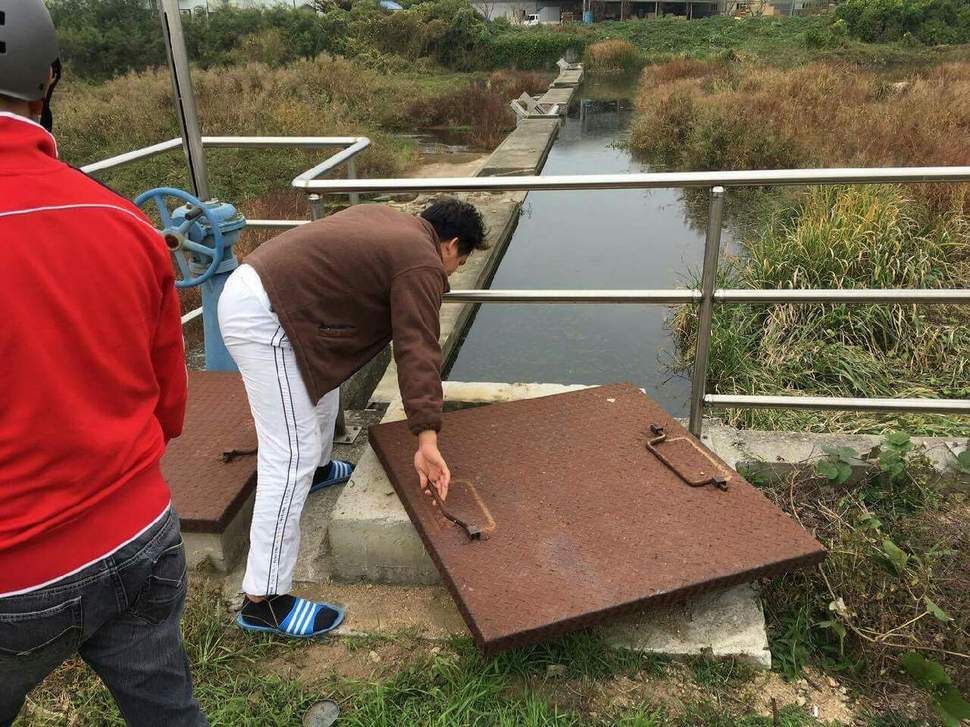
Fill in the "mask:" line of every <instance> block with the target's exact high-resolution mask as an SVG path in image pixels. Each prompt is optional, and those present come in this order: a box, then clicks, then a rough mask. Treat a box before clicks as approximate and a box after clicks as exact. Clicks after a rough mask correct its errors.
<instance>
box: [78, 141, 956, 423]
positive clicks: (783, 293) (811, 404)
mask: <svg viewBox="0 0 970 727" xmlns="http://www.w3.org/2000/svg"><path fill="white" fill-rule="evenodd" d="M202 144H203V146H208V147H213V148H219V147H223V148H229V147H232V148H245V147H264V148H272V147H291V148H292V147H304V148H319V147H329V146H341V147H343V148H342V149H341V151H339V152H337V153H336V154H334V155H332V156H331V157H329V158H328V159H326V160H325V161H323V162H321V163H320V164H318V165H317V166H315V167H312V168H311V169H308V170H307V171H305V172H303V173H302V174H300V175H298V176H297V177H296V178H294V179H293V181H292V182H291V186H292V187H293V188H295V189H299V190H302V191H304V192H306V193H307V194H308V195H310V197H309V199H310V207H311V218H315V217H319V216H320V214H321V213H322V204H321V201H320V197H319V195H320V194H323V193H325V194H346V195H348V196H349V198H350V201H351V203H355V202H357V200H358V195H360V194H373V193H395V192H407V193H414V192H418V193H421V192H536V191H562V190H583V191H596V190H620V189H657V188H674V187H681V188H687V187H693V188H696V187H702V188H703V187H706V188H709V189H710V196H711V199H710V210H709V216H708V227H707V235H706V239H705V245H704V264H703V268H702V272H701V286H700V288H699V289H693V288H683V289H678V288H675V289H645V290H577V289H569V290H454V291H451V292H450V293H448V294H446V295H445V297H444V299H445V302H447V303H475V304H481V303H485V304H496V303H506V304H537V303H541V304H546V305H548V304H566V303H572V304H638V305H653V304H659V305H683V304H696V305H698V331H697V344H696V351H695V356H694V371H693V375H692V382H691V404H690V424H689V428H690V431H691V432H692V433H693V434H694V435H696V436H700V433H701V425H702V417H703V407H704V406H708V407H711V408H722V409H723V408H784V409H817V410H843V411H882V412H924V413H942V414H970V400H961V399H902V398H900V399H887V398H864V397H819V396H770V395H734V394H709V393H707V391H706V388H707V364H708V357H709V354H710V342H711V329H712V318H713V308H714V306H715V304H718V305H723V304H772V305H774V304H811V303H840V304H849V305H858V304H867V305H868V304H873V305H879V304H897V305H903V304H905V305H915V304H920V305H941V304H946V305H967V304H968V303H970V290H968V289H935V288H934V289H853V288H847V289H828V290H822V289H802V288H797V289H788V288H785V289H751V290H748V289H717V288H715V280H716V274H717V265H718V256H719V252H720V242H721V222H722V216H723V208H724V197H725V188H733V187H754V186H782V185H784V186H793V185H804V186H817V185H842V184H845V185H849V184H921V183H965V182H970V167H895V168H881V169H778V170H748V171H733V172H731V171H715V172H660V173H646V174H591V175H559V176H555V175H554V176H515V177H447V178H442V177H429V178H421V179H357V178H356V165H355V159H356V156H357V155H358V154H359V153H360V152H362V151H363V150H364V149H366V148H367V147H368V146H369V144H370V141H369V140H368V139H367V138H366V137H310V136H307V137H257V136H208V137H202ZM181 145H182V140H181V139H180V138H176V139H170V140H168V141H163V142H161V143H159V144H154V145H152V146H148V147H145V148H143V149H137V150H135V151H132V152H127V153H125V154H119V155H117V156H114V157H111V158H110V159H104V160H102V161H99V162H95V163H93V164H88V165H86V166H84V167H82V168H81V169H82V171H84V172H87V173H89V174H93V173H97V172H101V171H105V170H107V169H112V168H115V167H119V166H123V165H126V164H131V163H133V162H136V161H138V160H141V159H146V158H149V157H152V156H155V155H157V154H162V153H165V152H167V151H170V150H172V149H176V148H178V147H180V146H181ZM344 163H346V164H347V166H348V177H349V178H348V179H319V177H320V176H322V175H323V174H326V173H327V172H330V171H332V170H333V169H334V168H336V167H337V166H339V165H340V164H344ZM309 221H310V220H264V219H251V220H248V221H247V224H248V226H249V227H252V228H263V229H288V228H293V227H297V226H300V225H304V224H307V223H308V222H309ZM201 312H202V309H201V308H197V309H195V310H192V311H189V312H188V313H186V314H185V315H184V316H182V323H183V324H185V323H188V322H189V321H191V320H194V319H195V318H197V317H199V315H200V314H201Z"/></svg>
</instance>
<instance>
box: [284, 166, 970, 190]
mask: <svg viewBox="0 0 970 727" xmlns="http://www.w3.org/2000/svg"><path fill="white" fill-rule="evenodd" d="M920 182H970V167H887V168H882V169H767V170H754V171H738V172H654V173H646V174H570V175H552V176H542V177H539V176H527V177H424V178H420V179H355V180H342V179H318V180H316V181H313V182H307V183H306V184H304V185H302V186H301V188H302V189H307V190H310V191H314V192H328V193H331V194H346V193H348V192H358V193H374V192H553V191H559V190H568V189H576V190H611V189H612V190H615V189H669V188H672V187H767V186H771V187H775V186H792V185H808V186H811V185H833V184H916V183H920Z"/></svg>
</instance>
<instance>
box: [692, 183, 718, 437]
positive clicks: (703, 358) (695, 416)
mask: <svg viewBox="0 0 970 727" xmlns="http://www.w3.org/2000/svg"><path fill="white" fill-rule="evenodd" d="M723 215H724V187H714V188H713V189H712V190H711V205H710V211H709V212H708V216H707V238H706V239H705V241H704V267H703V269H702V271H701V302H700V307H699V308H698V311H697V348H696V350H695V352H694V373H693V376H692V377H691V386H690V422H689V424H688V429H690V433H691V434H693V435H694V436H695V437H697V438H700V436H701V426H702V421H703V419H704V394H706V393H707V359H708V355H709V354H710V351H711V322H712V320H713V317H714V286H715V285H716V284H717V258H718V255H719V253H720V251H721V219H722V217H723Z"/></svg>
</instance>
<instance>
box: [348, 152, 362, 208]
mask: <svg viewBox="0 0 970 727" xmlns="http://www.w3.org/2000/svg"><path fill="white" fill-rule="evenodd" d="M347 179H357V160H356V159H355V158H354V157H350V159H348V160H347ZM359 202H360V195H359V194H358V193H357V192H351V193H350V204H357V203H359Z"/></svg>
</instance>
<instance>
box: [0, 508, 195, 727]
mask: <svg viewBox="0 0 970 727" xmlns="http://www.w3.org/2000/svg"><path fill="white" fill-rule="evenodd" d="M186 580H187V579H186V568H185V550H184V548H183V546H182V536H181V533H180V532H179V523H178V518H177V517H176V516H175V514H174V512H171V511H170V512H169V513H168V514H167V515H165V516H164V517H163V518H162V520H161V521H160V522H159V523H157V524H156V525H154V526H153V527H152V528H151V529H150V530H149V531H148V532H146V533H145V534H144V535H142V536H141V537H139V538H138V539H137V540H134V541H132V542H131V543H129V544H128V545H126V546H125V547H123V548H121V550H119V551H117V552H116V553H115V554H114V555H111V556H109V557H108V558H105V559H104V560H101V561H98V562H97V563H95V564H94V565H91V566H89V567H87V568H85V569H84V570H82V571H80V572H79V573H76V574H74V575H72V576H69V577H68V578H64V579H62V580H59V581H57V582H56V583H54V584H52V585H50V586H47V587H46V588H42V589H40V590H36V591H31V592H29V593H24V594H22V595H19V596H8V597H6V598H0V727H8V726H9V725H10V724H12V723H13V720H14V718H15V717H16V716H17V713H18V712H19V711H20V708H21V707H22V706H23V703H24V698H25V697H26V695H27V692H28V691H30V690H31V689H32V688H33V687H35V686H37V685H38V684H39V683H40V682H41V681H42V680H43V679H44V677H46V676H47V675H48V674H50V673H51V672H52V671H53V670H54V669H55V668H57V667H58V666H59V665H60V664H61V663H62V662H63V661H64V660H65V659H67V658H68V657H70V656H72V655H73V654H74V653H75V652H77V653H80V655H81V658H82V659H84V661H86V662H87V663H88V664H89V665H90V666H91V668H93V669H94V671H96V672H97V674H98V676H100V677H101V680H102V681H103V682H104V683H105V685H106V686H107V687H108V689H109V690H110V691H111V694H112V695H113V696H114V698H115V701H116V702H117V703H118V707H119V708H120V709H121V714H122V715H123V716H124V718H125V720H126V721H127V722H128V724H129V725H136V726H137V727H141V726H142V725H166V726H171V727H181V726H182V725H192V726H195V725H206V724H208V722H206V719H205V717H203V716H202V712H201V711H199V705H198V703H196V701H195V700H194V699H193V698H192V676H191V674H190V673H189V661H188V658H187V657H186V655H185V649H184V648H183V647H182V637H181V634H180V633H179V620H180V618H181V616H182V607H183V605H184V604H185V588H186Z"/></svg>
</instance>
